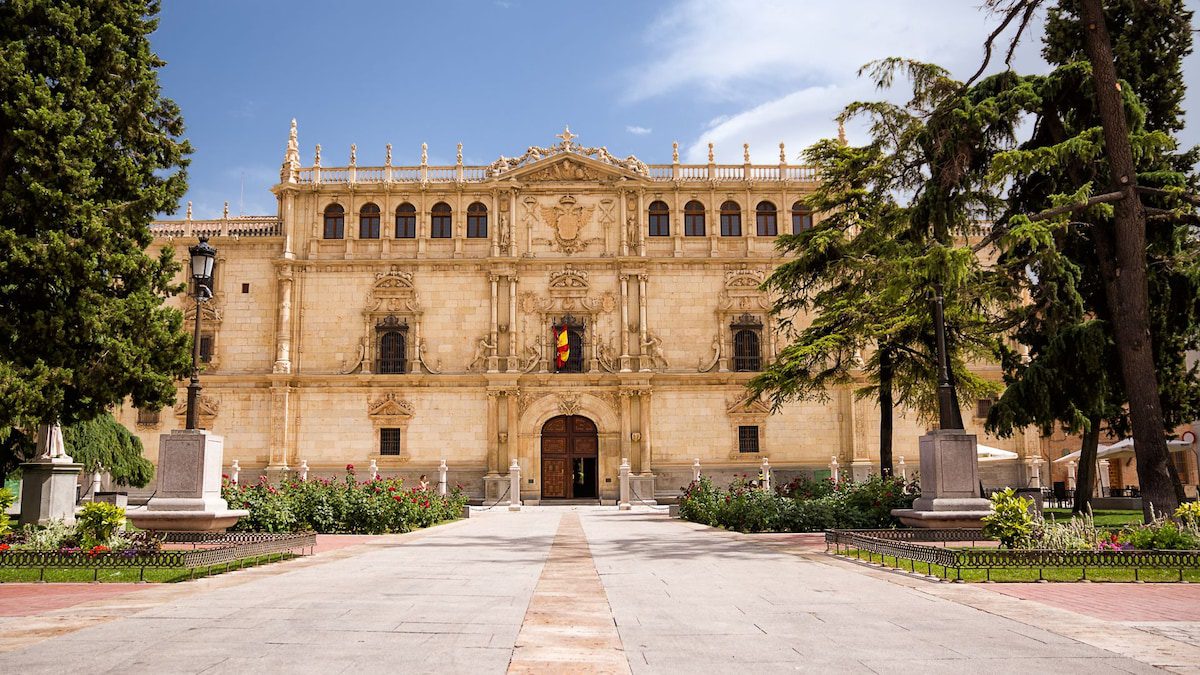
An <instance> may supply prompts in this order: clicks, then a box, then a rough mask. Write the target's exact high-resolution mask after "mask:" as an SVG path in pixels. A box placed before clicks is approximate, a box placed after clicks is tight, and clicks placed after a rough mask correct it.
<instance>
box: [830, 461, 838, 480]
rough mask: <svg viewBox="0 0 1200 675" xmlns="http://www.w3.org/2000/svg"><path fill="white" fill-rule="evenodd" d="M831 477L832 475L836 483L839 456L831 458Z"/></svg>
mask: <svg viewBox="0 0 1200 675" xmlns="http://www.w3.org/2000/svg"><path fill="white" fill-rule="evenodd" d="M829 477H830V478H831V479H833V482H834V483H836V482H838V461H837V457H831V458H830V459H829Z"/></svg>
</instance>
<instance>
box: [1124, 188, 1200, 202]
mask: <svg viewBox="0 0 1200 675" xmlns="http://www.w3.org/2000/svg"><path fill="white" fill-rule="evenodd" d="M1137 191H1138V192H1140V193H1142V194H1144V195H1155V196H1158V197H1178V198H1180V199H1182V200H1183V201H1185V202H1187V203H1189V204H1192V205H1195V206H1200V196H1197V195H1194V194H1192V193H1190V192H1172V191H1170V190H1163V189H1162V188H1152V187H1144V186H1141V185H1139V186H1137Z"/></svg>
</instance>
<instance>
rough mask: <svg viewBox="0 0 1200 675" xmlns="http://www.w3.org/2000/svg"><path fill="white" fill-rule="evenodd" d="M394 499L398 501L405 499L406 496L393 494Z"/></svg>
mask: <svg viewBox="0 0 1200 675" xmlns="http://www.w3.org/2000/svg"><path fill="white" fill-rule="evenodd" d="M392 499H395V500H396V501H398V502H402V501H404V497H402V496H401V495H392Z"/></svg>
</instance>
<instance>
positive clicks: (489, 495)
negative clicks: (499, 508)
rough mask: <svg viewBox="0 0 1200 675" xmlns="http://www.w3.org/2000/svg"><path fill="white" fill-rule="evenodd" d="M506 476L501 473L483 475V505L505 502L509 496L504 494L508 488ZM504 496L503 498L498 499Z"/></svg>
mask: <svg viewBox="0 0 1200 675" xmlns="http://www.w3.org/2000/svg"><path fill="white" fill-rule="evenodd" d="M509 485H510V483H509V480H508V476H503V475H501V474H498V473H497V474H492V475H489V476H484V477H483V505H484V506H491V505H493V504H507V503H508V501H509V497H507V496H505V494H504V493H505V492H506V491H507V490H508V489H509ZM501 497H504V499H500V498H501Z"/></svg>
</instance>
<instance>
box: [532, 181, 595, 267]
mask: <svg viewBox="0 0 1200 675" xmlns="http://www.w3.org/2000/svg"><path fill="white" fill-rule="evenodd" d="M595 210H596V207H595V206H580V205H579V204H577V203H576V202H575V198H574V197H572V196H571V195H566V196H565V197H563V198H562V199H559V200H558V204H557V205H556V206H543V207H541V211H542V220H543V221H545V223H546V224H547V225H549V226H550V229H552V230H554V239H555V240H556V241H557V242H558V246H559V248H561V249H562V250H563V252H564V253H574V252H575V251H578V250H581V249H583V248H584V246H586V245H587V242H585V241H584V240H583V239H582V237H581V236H580V235H582V234H583V228H584V226H585V225H587V224H588V222H590V221H591V219H592V212H593V211H595Z"/></svg>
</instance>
